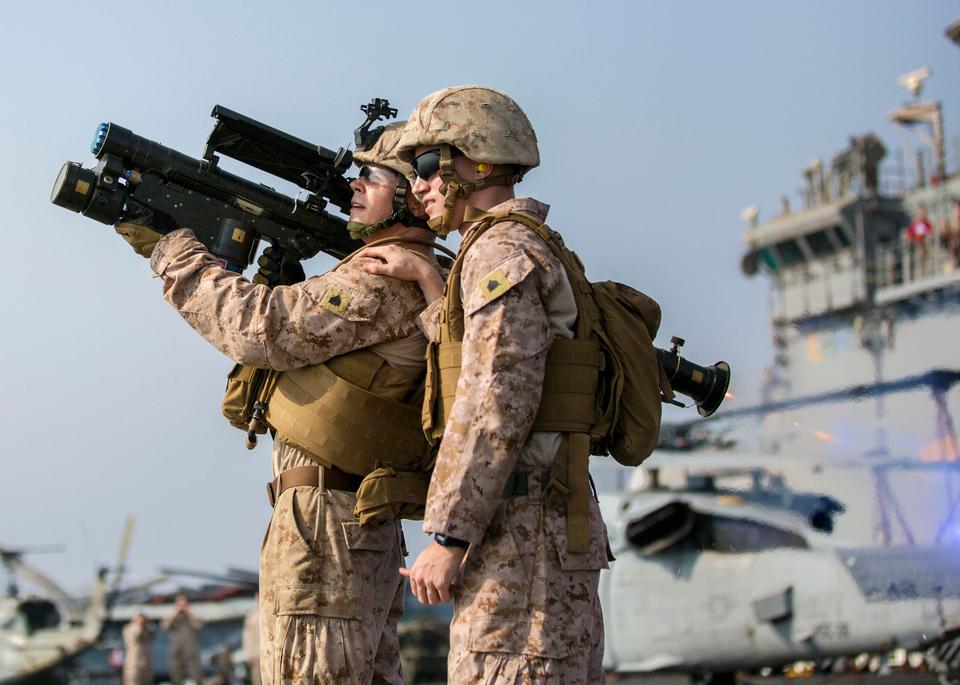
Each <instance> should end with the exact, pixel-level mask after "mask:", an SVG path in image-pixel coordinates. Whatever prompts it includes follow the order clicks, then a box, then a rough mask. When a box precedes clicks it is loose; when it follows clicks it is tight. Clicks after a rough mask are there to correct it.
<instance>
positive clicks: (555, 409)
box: [430, 339, 604, 438]
mask: <svg viewBox="0 0 960 685" xmlns="http://www.w3.org/2000/svg"><path fill="white" fill-rule="evenodd" d="M460 345H461V343H459V342H452V341H451V342H446V343H441V344H439V345H438V346H437V351H436V363H437V370H438V374H437V376H439V380H440V388H439V391H440V392H439V397H438V398H437V405H436V412H437V416H436V425H435V426H433V427H431V428H430V432H431V437H433V438H438V437H440V436H442V435H443V427H444V426H445V425H446V422H447V417H448V416H450V409H451V408H452V407H453V401H454V399H455V398H456V395H457V382H458V381H459V379H460V364H461V361H460ZM603 364H604V358H603V350H602V349H601V348H600V343H598V342H596V341H595V340H563V339H557V340H554V342H553V344H552V345H551V346H550V350H549V351H548V352H547V365H546V371H545V373H544V381H543V398H542V399H541V400H540V409H539V410H538V411H537V416H536V418H535V419H534V420H533V426H532V427H531V429H530V430H531V431H534V432H548V433H570V432H574V433H590V429H591V428H592V427H593V425H594V423H596V418H597V412H596V404H597V395H598V393H599V392H600V371H601V370H602V369H603ZM434 431H436V433H435V434H434Z"/></svg>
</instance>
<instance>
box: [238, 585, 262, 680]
mask: <svg viewBox="0 0 960 685" xmlns="http://www.w3.org/2000/svg"><path fill="white" fill-rule="evenodd" d="M254 600H255V601H254V605H253V608H252V609H250V611H248V612H247V615H246V616H245V617H244V619H243V642H242V646H243V655H244V659H246V661H247V667H248V668H249V669H250V685H260V596H259V595H257V597H255V598H254Z"/></svg>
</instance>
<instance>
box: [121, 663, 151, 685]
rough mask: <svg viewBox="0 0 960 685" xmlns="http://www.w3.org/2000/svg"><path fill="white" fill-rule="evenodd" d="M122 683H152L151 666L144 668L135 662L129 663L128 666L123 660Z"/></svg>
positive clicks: (144, 684) (136, 684) (139, 684)
mask: <svg viewBox="0 0 960 685" xmlns="http://www.w3.org/2000/svg"><path fill="white" fill-rule="evenodd" d="M126 658H127V657H124V659H126ZM123 685H153V668H152V667H147V668H144V667H142V666H138V665H137V664H130V666H129V667H128V666H127V662H126V661H124V664H123Z"/></svg>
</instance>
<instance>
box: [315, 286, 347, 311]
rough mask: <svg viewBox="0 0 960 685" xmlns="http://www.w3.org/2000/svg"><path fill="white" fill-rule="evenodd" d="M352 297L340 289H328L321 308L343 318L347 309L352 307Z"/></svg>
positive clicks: (321, 301) (321, 302)
mask: <svg viewBox="0 0 960 685" xmlns="http://www.w3.org/2000/svg"><path fill="white" fill-rule="evenodd" d="M351 299H352V298H351V296H350V295H347V293H345V292H343V291H342V290H340V289H339V288H333V287H331V288H327V292H325V293H324V294H323V298H322V299H321V300H320V306H321V307H323V308H324V309H326V310H327V311H329V312H333V313H334V314H336V315H337V316H343V313H344V312H345V311H347V307H349V306H350V300H351Z"/></svg>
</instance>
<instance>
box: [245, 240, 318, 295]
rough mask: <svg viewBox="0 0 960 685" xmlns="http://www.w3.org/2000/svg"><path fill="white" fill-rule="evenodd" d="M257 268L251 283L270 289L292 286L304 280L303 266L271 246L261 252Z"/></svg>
mask: <svg viewBox="0 0 960 685" xmlns="http://www.w3.org/2000/svg"><path fill="white" fill-rule="evenodd" d="M257 266H259V269H258V270H257V273H256V275H254V277H253V282H254V283H259V284H261V285H267V286H270V287H271V288H273V287H275V286H278V285H293V284H294V283H300V282H301V281H303V280H306V274H305V273H304V271H303V265H302V264H300V262H299V261H297V260H296V259H291V258H289V256H288V253H285V252H284V251H282V250H279V249H277V248H274V247H273V246H271V247H268V248H267V249H265V250H264V251H263V254H262V255H260V259H258V260H257Z"/></svg>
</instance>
